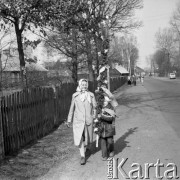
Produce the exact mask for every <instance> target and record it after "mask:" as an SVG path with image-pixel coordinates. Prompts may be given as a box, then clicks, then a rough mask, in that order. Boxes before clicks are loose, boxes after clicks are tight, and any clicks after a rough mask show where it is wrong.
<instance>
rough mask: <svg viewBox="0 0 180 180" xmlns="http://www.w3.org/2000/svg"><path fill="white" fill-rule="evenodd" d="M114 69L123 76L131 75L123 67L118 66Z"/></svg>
mask: <svg viewBox="0 0 180 180" xmlns="http://www.w3.org/2000/svg"><path fill="white" fill-rule="evenodd" d="M114 68H115V69H116V70H117V71H118V72H120V73H121V74H129V72H128V71H127V70H126V69H125V68H124V67H122V66H121V65H118V64H116V65H115V67H114Z"/></svg>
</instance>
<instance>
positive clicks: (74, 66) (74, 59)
mask: <svg viewBox="0 0 180 180" xmlns="http://www.w3.org/2000/svg"><path fill="white" fill-rule="evenodd" d="M72 39H73V45H72V52H73V57H72V79H73V81H74V82H75V83H77V81H78V76H77V73H78V72H77V69H78V62H77V39H76V31H75V28H73V29H72Z"/></svg>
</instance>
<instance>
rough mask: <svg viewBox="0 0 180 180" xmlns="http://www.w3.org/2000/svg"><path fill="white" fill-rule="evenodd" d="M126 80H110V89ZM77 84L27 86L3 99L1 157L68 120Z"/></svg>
mask: <svg viewBox="0 0 180 180" xmlns="http://www.w3.org/2000/svg"><path fill="white" fill-rule="evenodd" d="M125 81H126V80H125V78H116V79H113V80H111V90H115V89H117V88H118V87H120V86H121V85H122V84H124V82H125ZM76 87H77V85H76V84H73V83H64V84H62V85H61V86H60V87H56V88H52V87H51V88H50V87H49V88H34V89H26V90H23V91H20V92H16V93H13V94H11V95H8V96H5V97H3V98H1V101H0V107H1V108H0V111H1V115H0V122H1V126H0V128H1V127H2V129H0V135H1V133H2V135H1V136H0V138H2V142H1V140H0V146H2V145H3V151H2V152H1V154H0V156H1V155H2V153H4V155H5V156H6V155H10V154H12V153H14V152H17V151H18V150H19V149H21V148H22V147H24V146H25V145H27V144H28V143H30V142H31V141H36V140H37V139H39V138H41V137H43V136H45V135H46V134H48V133H49V132H50V131H52V130H53V129H54V128H55V127H57V126H58V125H59V124H61V123H62V122H63V121H64V120H66V118H67V115H68V111H69V107H70V103H71V99H72V94H73V93H74V92H75V90H76ZM96 87H97V85H96V83H95V84H94V83H91V82H90V83H89V89H90V91H92V92H94V90H95V89H96ZM1 150H2V147H0V151H1Z"/></svg>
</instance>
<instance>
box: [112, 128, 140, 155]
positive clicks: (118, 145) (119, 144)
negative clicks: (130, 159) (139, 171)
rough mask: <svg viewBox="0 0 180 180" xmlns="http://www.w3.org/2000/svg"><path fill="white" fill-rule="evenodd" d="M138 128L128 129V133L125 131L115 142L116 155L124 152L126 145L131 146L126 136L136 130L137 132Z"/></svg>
mask: <svg viewBox="0 0 180 180" xmlns="http://www.w3.org/2000/svg"><path fill="white" fill-rule="evenodd" d="M137 129H138V128H137V127H134V128H130V129H128V131H127V132H126V133H124V134H123V135H122V136H121V137H120V138H119V139H117V140H116V142H115V155H117V154H119V153H120V152H122V151H123V150H124V149H125V148H126V147H130V146H128V143H129V142H128V141H126V138H127V137H128V136H130V135H132V134H134V133H135V132H137Z"/></svg>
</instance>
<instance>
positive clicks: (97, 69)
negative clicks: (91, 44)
mask: <svg viewBox="0 0 180 180" xmlns="http://www.w3.org/2000/svg"><path fill="white" fill-rule="evenodd" d="M94 41H95V50H96V73H97V77H98V76H99V55H98V39H97V37H94Z"/></svg>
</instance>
